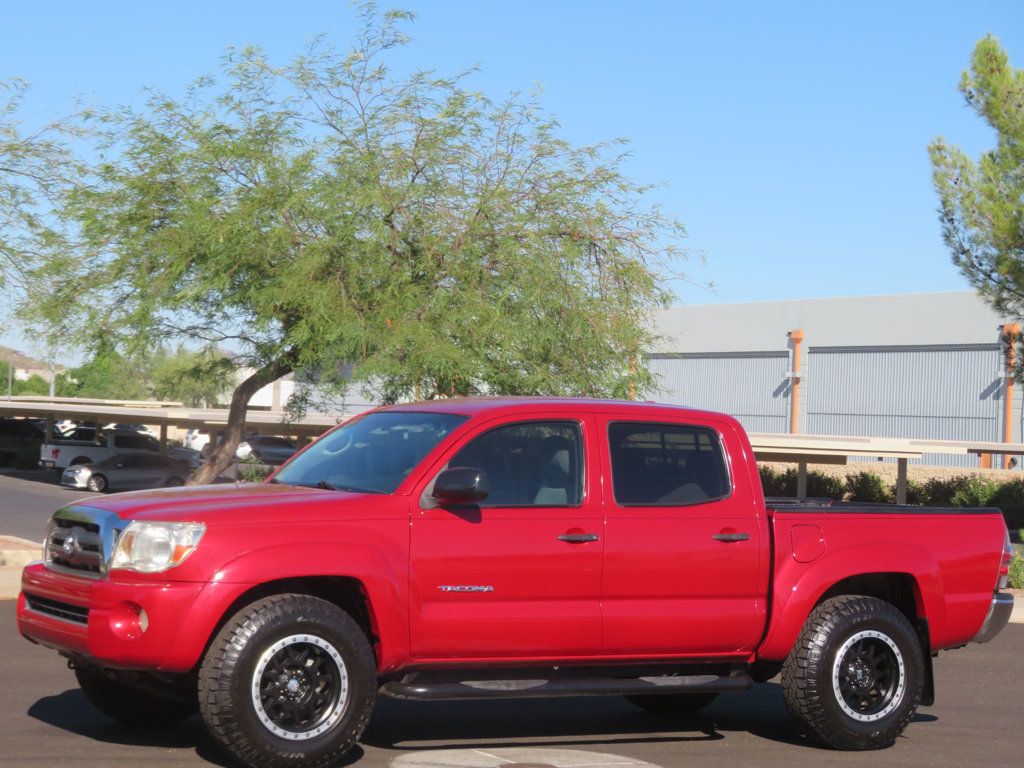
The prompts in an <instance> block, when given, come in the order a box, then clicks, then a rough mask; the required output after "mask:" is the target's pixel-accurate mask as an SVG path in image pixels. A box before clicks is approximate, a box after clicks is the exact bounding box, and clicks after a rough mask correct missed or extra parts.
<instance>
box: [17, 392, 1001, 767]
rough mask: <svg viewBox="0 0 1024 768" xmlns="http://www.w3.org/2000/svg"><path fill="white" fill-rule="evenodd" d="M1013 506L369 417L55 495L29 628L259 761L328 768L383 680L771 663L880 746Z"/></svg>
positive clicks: (822, 712) (461, 418)
mask: <svg viewBox="0 0 1024 768" xmlns="http://www.w3.org/2000/svg"><path fill="white" fill-rule="evenodd" d="M1010 551H1011V550H1010V544H1009V537H1008V536H1007V531H1006V526H1005V524H1004V522H1003V519H1002V517H1001V516H1000V514H999V512H998V511H997V510H982V509H925V508H921V507H908V506H900V507H898V506H871V505H863V506H857V505H852V504H851V505H840V504H834V505H831V506H828V507H825V506H815V505H813V504H808V503H806V502H796V501H793V502H788V503H787V502H780V503H776V504H771V505H766V502H765V499H764V497H763V494H762V490H761V483H760V479H759V477H758V471H757V465H756V464H755V462H754V456H753V453H752V452H751V448H750V443H749V441H748V440H747V437H746V434H745V433H744V431H743V429H742V427H740V425H739V423H738V422H736V420H734V419H732V418H730V417H728V416H723V415H720V414H715V413H707V412H703V411H697V410H690V409H685V408H677V407H670V406H662V405H654V404H638V403H624V402H612V401H601V400H561V399H539V398H527V399H518V398H516V399H469V400H444V401H438V402H431V403H415V404H411V405H403V406H395V407H388V408H381V409H378V410H375V411H372V412H369V413H367V414H364V415H362V416H360V417H358V418H356V419H353V420H351V421H349V422H347V423H345V424H344V425H342V426H339V427H337V428H335V429H334V430H332V431H330V432H328V433H327V434H326V435H324V436H323V437H321V438H320V439H319V440H317V441H316V442H314V443H313V444H311V445H310V446H308V447H307V448H305V450H303V451H302V452H301V453H299V454H297V455H296V456H295V457H294V458H292V459H291V461H289V462H288V463H287V464H285V465H284V466H283V467H282V468H280V469H279V470H278V471H277V472H276V473H275V474H274V475H273V476H272V477H271V478H270V479H269V480H268V481H267V482H266V483H263V484H249V485H226V486H225V485H221V486H211V487H194V488H176V489H165V490H157V491H147V492H138V493H126V494H120V495H114V496H106V497H95V498H91V499H87V500H85V501H82V502H80V503H76V504H73V505H71V506H68V507H64V508H62V509H60V510H58V511H57V513H56V514H55V515H54V517H53V519H52V521H51V523H50V525H49V528H48V530H47V532H46V544H45V550H44V555H45V558H44V561H43V562H41V563H36V564H33V565H29V566H28V567H26V569H25V571H24V575H23V580H22V593H21V595H20V598H19V601H18V625H19V629H20V631H21V633H22V634H23V635H24V636H25V637H26V638H28V639H29V640H32V641H33V642H37V643H41V644H43V645H46V646H49V647H52V648H55V649H56V650H58V651H59V652H60V653H61V655H63V656H65V657H67V659H68V660H69V662H70V664H71V665H72V666H73V667H74V669H75V672H76V674H77V677H78V680H79V683H80V684H81V686H82V689H83V691H84V692H85V695H86V696H87V697H88V699H89V700H90V701H91V702H92V703H94V704H95V705H96V706H97V707H99V708H100V709H101V710H103V711H104V712H106V713H107V714H109V715H111V716H113V717H114V718H117V719H119V720H121V721H122V722H126V723H140V722H147V721H167V720H168V719H170V718H175V717H178V718H181V717H186V716H188V715H190V714H192V713H193V712H194V711H195V710H196V708H197V707H198V709H199V710H200V711H201V712H202V716H203V718H204V720H205V722H206V724H207V726H208V728H209V730H210V732H211V733H212V734H213V736H214V737H215V739H216V740H217V741H218V742H219V743H220V744H222V745H223V746H224V747H225V748H226V749H227V750H228V751H229V752H230V753H232V754H233V755H235V756H236V757H237V758H238V759H240V760H241V761H242V762H244V763H246V764H248V765H252V766H326V765H329V764H331V763H332V762H333V761H336V760H337V759H338V757H339V756H340V755H341V754H342V753H344V752H345V751H346V750H348V749H349V748H350V747H352V745H353V744H354V743H355V742H356V740H357V739H358V738H359V737H360V735H361V734H362V732H363V729H364V728H365V726H366V723H367V720H368V718H369V717H370V712H371V709H372V707H373V703H374V699H375V697H376V696H377V695H378V694H381V695H386V696H392V697H398V698H404V699H421V700H423V699H472V698H478V699H479V698H496V697H518V698H522V697H537V696H576V695H623V696H626V697H628V698H629V699H630V700H631V701H632V702H634V703H635V704H636V705H638V706H639V707H642V708H644V709H649V710H653V711H658V712H664V711H687V710H694V709H697V708H698V707H701V706H704V705H706V704H708V703H709V702H710V701H711V700H712V699H713V698H714V697H715V696H716V695H717V694H718V693H719V692H721V691H736V690H740V689H744V688H748V687H749V686H751V685H752V684H754V683H756V682H761V681H765V680H767V679H769V678H771V677H773V676H774V675H776V674H778V673H780V672H781V680H782V688H783V691H784V694H785V700H786V703H787V705H788V707H789V709H790V710H791V711H792V713H793V714H794V715H795V716H796V717H797V718H799V719H800V720H801V721H802V722H803V723H804V724H805V725H806V726H807V727H808V728H809V730H811V731H813V732H814V733H815V734H817V736H818V737H820V739H821V740H823V741H824V742H825V743H826V744H828V745H831V746H833V747H836V748H839V749H871V748H878V747H885V746H888V745H891V744H892V743H893V741H894V740H895V739H896V737H897V736H898V735H899V734H900V733H901V732H902V731H903V730H904V728H906V727H907V724H908V723H909V722H910V721H911V718H912V717H913V715H914V712H915V710H916V708H917V706H918V705H919V704H922V703H923V704H928V703H931V702H932V701H933V683H932V667H931V659H932V657H933V656H934V655H935V654H936V653H937V652H938V651H940V650H945V649H949V648H955V647H959V646H962V645H965V644H966V643H969V642H971V641H975V642H985V641H987V640H989V639H991V638H992V637H993V636H994V635H995V634H996V633H998V632H999V631H1000V630H1001V629H1002V628H1003V626H1004V625H1005V624H1006V622H1007V620H1008V617H1009V613H1010V610H1011V608H1012V605H1013V601H1012V597H1010V596H1009V595H1007V594H1004V593H1002V592H1000V591H999V590H1000V589H1001V588H1003V587H1005V585H1006V581H1007V570H1008V565H1009V560H1010Z"/></svg>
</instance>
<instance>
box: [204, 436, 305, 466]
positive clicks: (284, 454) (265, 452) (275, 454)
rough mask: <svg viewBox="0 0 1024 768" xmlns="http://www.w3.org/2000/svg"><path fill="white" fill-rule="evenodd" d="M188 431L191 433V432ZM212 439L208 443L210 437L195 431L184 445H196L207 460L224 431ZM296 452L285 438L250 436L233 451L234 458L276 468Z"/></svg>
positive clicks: (296, 449)
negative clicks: (250, 459)
mask: <svg viewBox="0 0 1024 768" xmlns="http://www.w3.org/2000/svg"><path fill="white" fill-rule="evenodd" d="M189 431H190V432H191V430H189ZM213 437H214V440H215V442H211V441H210V435H208V434H206V433H203V432H199V431H198V430H197V431H196V434H194V435H192V436H191V439H190V437H189V435H186V436H185V445H187V446H189V447H190V448H191V447H194V446H197V445H198V446H199V448H198V450H199V451H200V452H201V453H202V456H203V458H204V459H208V458H210V456H212V455H213V447H214V445H220V442H221V440H223V439H224V431H223V430H218V431H217V432H215V433H214V435H213ZM298 450H299V449H298V448H297V447H296V446H295V443H294V442H293V441H291V440H288V439H287V438H284V437H275V436H273V435H251V434H250V435H246V436H244V437H243V438H242V440H241V442H239V444H238V447H237V448H236V449H235V458H237V459H242V460H245V459H249V458H250V457H252V458H253V459H255V460H256V461H260V462H262V463H264V464H269V465H271V466H275V467H276V466H278V465H280V464H284V463H285V462H286V461H288V459H290V458H291V457H292V456H294V455H295V453H296V451H298Z"/></svg>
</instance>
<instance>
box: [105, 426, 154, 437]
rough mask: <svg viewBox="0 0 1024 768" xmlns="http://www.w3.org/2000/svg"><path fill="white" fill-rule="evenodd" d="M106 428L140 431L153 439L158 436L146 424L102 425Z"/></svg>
mask: <svg viewBox="0 0 1024 768" xmlns="http://www.w3.org/2000/svg"><path fill="white" fill-rule="evenodd" d="M104 429H106V430H115V431H129V432H140V433H142V434H144V435H149V436H150V437H152V438H153V439H157V438H159V437H160V434H159V433H158V432H156V431H154V430H153V428H152V427H149V426H146V425H145V424H107V426H105V427H104Z"/></svg>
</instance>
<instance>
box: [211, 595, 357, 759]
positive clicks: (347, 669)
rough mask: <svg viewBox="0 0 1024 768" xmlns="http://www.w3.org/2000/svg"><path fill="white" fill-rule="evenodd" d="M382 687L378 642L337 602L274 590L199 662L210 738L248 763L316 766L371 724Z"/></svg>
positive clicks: (243, 614) (238, 617)
mask: <svg viewBox="0 0 1024 768" xmlns="http://www.w3.org/2000/svg"><path fill="white" fill-rule="evenodd" d="M376 692H377V671H376V662H375V660H374V655H373V649H372V648H371V647H370V644H369V642H368V641H367V638H366V635H365V634H364V632H363V630H362V629H361V628H360V627H359V625H358V624H357V623H356V622H355V621H354V620H353V619H352V618H351V617H350V616H349V615H348V614H347V613H345V612H344V611H343V610H341V609H340V608H339V607H338V606H336V605H334V604H333V603H330V602H327V601H326V600H321V599H319V598H316V597H311V596H309V595H296V594H286V595H275V596H272V597H267V598H264V599H262V600H259V601H257V602H255V603H253V604H252V605H249V606H247V607H245V608H243V609H242V610H241V611H240V612H239V613H237V614H236V615H235V616H234V617H233V618H232V619H231V620H230V621H229V622H228V623H227V624H226V625H225V627H224V629H222V630H221V632H220V634H218V635H217V637H216V638H215V639H214V641H213V643H212V645H211V646H210V650H209V651H208V652H207V654H206V657H205V658H204V659H203V663H202V666H201V667H200V670H199V708H200V711H201V712H202V714H203V719H204V720H205V721H206V726H207V728H208V729H209V731H210V733H211V734H212V735H213V737H214V738H215V739H216V740H217V741H218V742H219V743H220V744H221V746H223V747H224V748H225V749H226V750H227V751H228V752H230V753H231V754H233V755H234V756H235V757H236V758H238V759H239V760H241V761H242V762H243V763H245V764H246V765H250V766H256V767H257V768H279V767H280V768H284V766H290V767H291V768H297V767H299V766H301V768H320V767H321V766H328V765H332V764H334V763H336V762H337V761H338V760H339V759H340V758H341V756H342V755H343V754H344V753H345V752H347V751H348V750H349V749H351V748H352V746H353V745H354V744H355V743H356V740H357V739H358V738H359V737H360V736H361V735H362V733H363V731H364V730H365V729H366V724H367V722H368V721H369V719H370V712H371V711H372V709H373V703H374V699H375V697H376Z"/></svg>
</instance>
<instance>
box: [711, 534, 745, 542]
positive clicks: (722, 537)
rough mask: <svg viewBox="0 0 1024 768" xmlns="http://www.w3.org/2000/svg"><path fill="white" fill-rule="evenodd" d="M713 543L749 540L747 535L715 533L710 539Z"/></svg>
mask: <svg viewBox="0 0 1024 768" xmlns="http://www.w3.org/2000/svg"><path fill="white" fill-rule="evenodd" d="M711 538H712V539H714V540H715V541H746V540H747V539H749V538H750V534H749V533H716V534H714V535H713V536H712V537H711Z"/></svg>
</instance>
